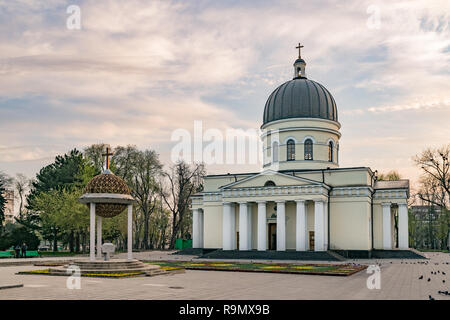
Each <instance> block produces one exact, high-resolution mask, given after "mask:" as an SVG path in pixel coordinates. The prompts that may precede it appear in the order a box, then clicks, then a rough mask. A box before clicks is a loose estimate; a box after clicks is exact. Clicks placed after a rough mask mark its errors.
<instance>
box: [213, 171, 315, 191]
mask: <svg viewBox="0 0 450 320" xmlns="http://www.w3.org/2000/svg"><path fill="white" fill-rule="evenodd" d="M268 181H272V182H274V183H275V186H306V185H319V186H320V185H322V183H321V182H318V181H314V180H310V179H305V178H300V177H296V176H292V175H289V174H285V173H280V172H277V171H273V170H265V171H263V172H261V173H258V174H255V175H254V176H251V177H247V178H245V179H242V180H240V181H236V182H233V183H230V184H227V185H224V186H222V187H220V189H222V190H226V189H236V188H253V187H263V186H264V185H265V184H266V183H267V182H268Z"/></svg>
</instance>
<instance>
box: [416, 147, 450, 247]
mask: <svg viewBox="0 0 450 320" xmlns="http://www.w3.org/2000/svg"><path fill="white" fill-rule="evenodd" d="M449 158H450V144H448V145H446V146H442V147H440V148H437V149H433V148H428V149H426V150H424V151H423V152H422V153H421V154H419V155H416V156H415V157H414V158H413V161H414V162H415V164H416V165H417V166H418V167H420V168H421V169H422V171H423V173H422V176H421V178H420V181H419V182H420V186H419V190H418V191H417V193H416V195H415V196H416V197H417V198H418V199H419V200H420V201H421V202H423V203H426V204H428V205H429V206H430V210H429V213H428V214H429V224H428V234H429V240H430V242H431V243H433V245H434V241H432V240H433V239H434V238H437V239H438V240H439V242H440V246H441V247H443V248H445V247H446V246H448V241H449V237H450V232H449V230H450V214H449V210H448V208H449V202H450V163H449ZM434 207H439V208H440V213H439V215H438V216H437V217H435V214H434V211H435V208H434ZM433 219H434V220H433Z"/></svg>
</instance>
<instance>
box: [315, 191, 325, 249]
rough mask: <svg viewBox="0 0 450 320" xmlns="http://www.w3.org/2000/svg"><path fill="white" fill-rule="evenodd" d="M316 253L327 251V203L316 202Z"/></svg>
mask: <svg viewBox="0 0 450 320" xmlns="http://www.w3.org/2000/svg"><path fill="white" fill-rule="evenodd" d="M314 251H326V249H325V202H324V201H323V200H315V201H314Z"/></svg>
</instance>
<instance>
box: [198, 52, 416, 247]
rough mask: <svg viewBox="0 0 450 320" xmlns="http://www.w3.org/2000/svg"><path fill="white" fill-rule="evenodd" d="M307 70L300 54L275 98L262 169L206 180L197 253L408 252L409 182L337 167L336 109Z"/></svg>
mask: <svg viewBox="0 0 450 320" xmlns="http://www.w3.org/2000/svg"><path fill="white" fill-rule="evenodd" d="M305 67H306V62H305V61H304V60H303V59H302V58H301V57H300V55H299V58H298V59H297V60H296V61H295V62H294V78H293V79H292V80H290V81H287V82H285V83H283V84H282V85H280V86H279V87H278V88H277V89H275V90H274V91H273V93H272V94H271V95H270V96H269V98H268V99H267V102H266V105H265V108H264V114H263V124H262V126H261V129H262V135H261V139H262V142H263V152H264V157H263V158H264V163H263V168H262V171H261V172H257V173H246V174H223V175H209V176H206V177H205V182H204V190H203V191H202V192H200V193H197V194H195V195H194V196H193V197H192V211H193V246H194V247H195V248H221V249H223V250H244V251H246V250H260V251H265V250H278V251H285V250H297V251H307V250H313V251H326V250H358V251H371V250H372V249H393V248H395V247H398V248H402V249H406V248H408V207H407V199H408V197H409V181H408V180H399V181H377V180H376V176H375V174H374V172H373V171H372V170H371V169H370V168H368V167H351V168H341V167H340V166H339V139H340V137H341V133H340V128H341V124H340V123H339V121H338V112H337V105H336V102H335V100H334V98H333V96H332V95H331V93H330V92H329V91H328V90H327V89H326V88H325V87H324V86H323V85H321V84H319V83H318V82H315V81H312V80H309V79H308V78H307V77H306V74H305ZM395 239H398V241H395ZM397 244H398V245H397Z"/></svg>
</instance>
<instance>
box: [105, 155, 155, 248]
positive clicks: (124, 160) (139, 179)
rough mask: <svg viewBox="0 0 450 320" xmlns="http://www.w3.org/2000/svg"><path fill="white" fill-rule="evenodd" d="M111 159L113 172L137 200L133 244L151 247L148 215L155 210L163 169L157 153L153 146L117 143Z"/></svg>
mask: <svg viewBox="0 0 450 320" xmlns="http://www.w3.org/2000/svg"><path fill="white" fill-rule="evenodd" d="M112 160H113V161H114V168H115V171H116V174H118V175H119V176H121V177H122V178H123V179H124V180H125V181H126V182H127V184H128V185H129V186H130V188H131V193H132V195H133V197H134V198H135V199H136V200H137V206H136V209H137V210H136V213H137V214H136V220H135V221H136V224H135V226H136V234H137V236H136V237H135V239H136V243H135V246H137V247H142V248H143V249H150V247H151V244H150V237H149V232H150V226H149V224H150V215H151V214H152V213H153V211H154V210H155V206H156V202H157V201H156V200H157V196H158V194H159V188H158V181H159V178H160V176H161V169H162V165H161V163H160V162H159V159H158V154H157V153H156V152H155V151H153V150H145V151H139V150H138V149H137V148H136V147H135V146H127V147H117V148H116V149H115V153H114V156H113V159H112ZM142 228H143V230H142ZM141 232H142V233H143V235H142V237H143V238H142V244H141V243H140V234H141Z"/></svg>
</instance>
